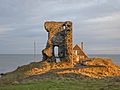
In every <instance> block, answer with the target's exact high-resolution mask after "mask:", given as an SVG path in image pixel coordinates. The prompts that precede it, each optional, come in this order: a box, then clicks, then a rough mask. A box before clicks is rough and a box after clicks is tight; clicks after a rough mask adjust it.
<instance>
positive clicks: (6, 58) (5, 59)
mask: <svg viewBox="0 0 120 90" xmlns="http://www.w3.org/2000/svg"><path fill="white" fill-rule="evenodd" d="M89 57H91V58H93V57H104V58H111V59H112V60H113V62H114V63H115V64H117V65H119V66H120V55H116V54H96V55H95V54H90V55H89ZM41 60H42V55H40V54H37V55H36V56H35V57H34V55H33V54H0V73H6V72H11V71H14V70H15V69H17V67H19V66H22V65H26V64H29V63H31V62H39V61H41Z"/></svg>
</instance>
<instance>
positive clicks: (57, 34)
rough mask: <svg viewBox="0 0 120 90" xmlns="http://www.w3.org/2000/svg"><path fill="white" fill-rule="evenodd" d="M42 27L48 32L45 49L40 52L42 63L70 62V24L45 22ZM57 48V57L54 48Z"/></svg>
mask: <svg viewBox="0 0 120 90" xmlns="http://www.w3.org/2000/svg"><path fill="white" fill-rule="evenodd" d="M44 27H45V29H46V31H47V32H48V41H47V45H46V48H45V49H43V50H42V54H43V61H49V62H56V58H59V59H60V61H71V60H72V22H70V21H66V22H45V24H44ZM56 46H57V47H58V57H56V56H55V52H54V48H55V47H56Z"/></svg>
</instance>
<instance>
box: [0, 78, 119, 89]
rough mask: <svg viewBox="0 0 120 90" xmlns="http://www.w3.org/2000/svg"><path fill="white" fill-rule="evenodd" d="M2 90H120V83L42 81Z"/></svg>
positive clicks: (102, 81)
mask: <svg viewBox="0 0 120 90" xmlns="http://www.w3.org/2000/svg"><path fill="white" fill-rule="evenodd" d="M0 90H120V82H113V83H112V82H106V81H104V80H40V81H32V82H29V83H25V84H16V85H4V86H1V87H0Z"/></svg>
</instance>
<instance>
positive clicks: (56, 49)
mask: <svg viewBox="0 0 120 90" xmlns="http://www.w3.org/2000/svg"><path fill="white" fill-rule="evenodd" d="M58 53H59V52H58V46H55V47H54V56H55V58H56V62H60V58H59V56H58Z"/></svg>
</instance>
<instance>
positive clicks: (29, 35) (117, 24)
mask: <svg viewBox="0 0 120 90" xmlns="http://www.w3.org/2000/svg"><path fill="white" fill-rule="evenodd" d="M45 21H63V22H64V21H72V23H73V44H74V45H75V44H80V42H84V50H85V51H86V53H88V54H120V0H0V54H32V53H33V45H34V44H33V43H34V41H35V42H36V47H37V48H36V49H37V54H41V51H42V49H43V48H45V46H46V42H47V34H48V33H47V32H46V30H45V29H44V22H45Z"/></svg>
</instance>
